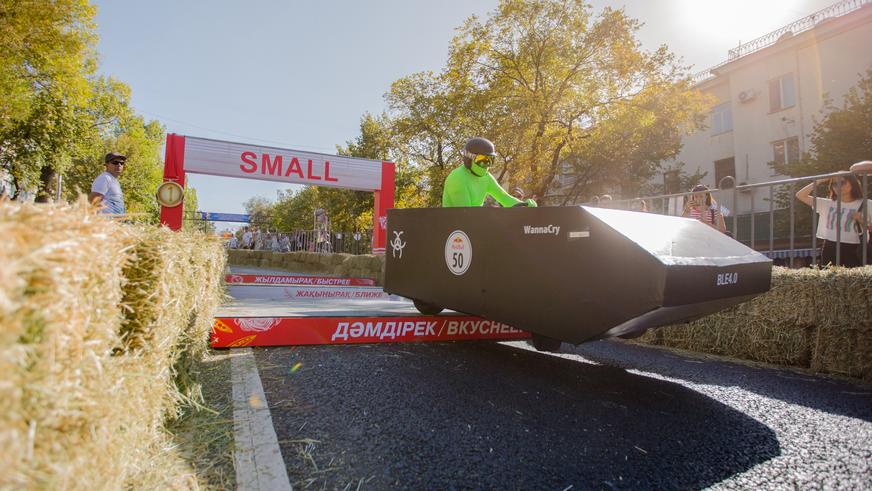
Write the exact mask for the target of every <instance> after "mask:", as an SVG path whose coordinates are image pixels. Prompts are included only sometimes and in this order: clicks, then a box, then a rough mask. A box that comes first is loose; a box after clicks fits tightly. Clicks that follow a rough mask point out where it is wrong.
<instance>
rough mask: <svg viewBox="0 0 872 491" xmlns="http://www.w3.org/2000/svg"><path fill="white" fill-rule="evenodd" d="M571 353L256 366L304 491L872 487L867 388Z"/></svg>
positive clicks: (292, 358)
mask: <svg viewBox="0 0 872 491" xmlns="http://www.w3.org/2000/svg"><path fill="white" fill-rule="evenodd" d="M564 350H566V353H563V354H560V355H552V354H544V353H537V352H535V351H532V350H530V349H528V348H526V345H525V343H501V344H497V343H491V342H466V343H434V344H381V345H347V346H313V347H295V348H262V349H257V350H255V354H256V359H257V363H258V367H259V369H260V374H261V379H262V382H263V386H264V390H265V392H266V397H267V400H268V403H269V405H270V410H271V415H272V418H273V423H274V425H275V429H276V433H277V435H278V439H279V443H280V446H281V450H282V454H283V458H284V460H285V463H286V465H287V469H288V475H289V477H290V479H291V482H292V483H293V484H294V486H295V487H297V488H303V489H350V490H355V489H555V490H564V489H697V488H704V487H709V486H713V487H715V488H742V489H761V488H765V489H794V488H800V489H816V488H826V489H870V488H872V386H869V385H862V384H857V383H852V382H848V381H841V380H833V379H828V378H824V377H817V376H811V375H806V374H801V373H796V372H792V371H788V370H779V369H773V368H761V367H754V366H748V365H744V364H739V363H733V362H728V361H720V360H712V359H702V358H696V357H691V356H685V355H681V354H677V353H675V352H669V351H664V350H659V349H654V348H648V347H643V346H637V345H632V344H628V343H624V342H620V341H600V342H596V343H589V344H585V345H582V346H580V347H577V348H572V347H570V346H568V345H565V344H564ZM297 363H301V365H300V368H299V369H298V370H296V371H293V372H292V370H291V368H292V367H293V366H294V365H296V364H297Z"/></svg>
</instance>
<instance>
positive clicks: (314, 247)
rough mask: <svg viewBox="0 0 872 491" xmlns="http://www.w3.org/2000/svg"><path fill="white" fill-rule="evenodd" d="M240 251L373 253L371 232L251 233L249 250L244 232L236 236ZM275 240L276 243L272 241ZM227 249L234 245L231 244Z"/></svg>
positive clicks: (300, 231)
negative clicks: (243, 236) (243, 240)
mask: <svg viewBox="0 0 872 491" xmlns="http://www.w3.org/2000/svg"><path fill="white" fill-rule="evenodd" d="M236 236H237V241H236V248H237V249H253V250H264V251H275V252H298V251H307V252H322V253H343V254H371V253H372V231H371V230H362V231H355V232H334V231H329V232H327V231H316V230H294V231H291V232H275V231H272V232H260V236H259V237H258V233H253V234H252V239H251V243H250V244H249V246H248V247H245V245H244V244H243V243H242V232H241V231H240V232H238V233H237V234H236ZM273 239H275V240H273ZM227 246H228V247H232V244H231V243H230V242H229V241H228V244H227Z"/></svg>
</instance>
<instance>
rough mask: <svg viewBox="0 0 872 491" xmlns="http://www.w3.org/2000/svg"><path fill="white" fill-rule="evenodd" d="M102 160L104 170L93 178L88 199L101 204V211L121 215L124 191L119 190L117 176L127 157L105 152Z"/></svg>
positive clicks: (119, 184) (97, 204)
mask: <svg viewBox="0 0 872 491" xmlns="http://www.w3.org/2000/svg"><path fill="white" fill-rule="evenodd" d="M104 162H105V164H104V165H105V167H106V171H105V172H103V173H102V174H100V175H99V176H97V178H96V179H94V183H93V184H91V194H90V196H88V201H90V202H91V204H92V205H96V206H101V207H102V209H101V210H100V212H101V213H108V214H113V215H123V214H124V193H123V192H122V191H121V183H119V182H118V176H120V175H121V171H122V170H124V164H125V163H126V162H127V157H125V156H124V155H121V154H117V153H107V154H106V158H105V159H104Z"/></svg>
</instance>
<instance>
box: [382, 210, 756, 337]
mask: <svg viewBox="0 0 872 491" xmlns="http://www.w3.org/2000/svg"><path fill="white" fill-rule="evenodd" d="M387 232H388V234H387V238H388V247H387V250H386V265H385V285H384V289H385V291H386V292H388V293H392V294H397V295H401V296H404V297H407V298H410V299H412V300H413V301H414V303H415V306H416V307H417V308H418V310H419V311H420V312H421V313H422V314H428V315H431V314H438V313H439V312H440V311H442V309H443V308H447V309H451V310H454V311H457V312H463V313H467V314H471V315H477V316H481V317H484V318H486V319H490V320H493V321H499V322H503V323H505V324H509V325H511V326H513V327H516V328H518V329H523V330H525V331H529V332H530V333H531V334H532V341H533V345H534V346H535V347H536V348H537V349H540V350H545V351H556V350H558V349H559V347H560V343H561V342H567V343H572V344H580V343H583V342H585V341H591V340H595V339H601V338H607V337H613V336H621V337H635V336H637V335H641V334H642V333H644V332H645V331H646V330H647V329H651V328H655V327H660V326H665V325H670V324H676V323H681V322H688V321H691V320H694V319H697V318H700V317H702V316H705V315H708V314H711V313H714V312H718V311H720V310H722V309H724V308H727V307H730V306H733V305H736V304H738V303H741V302H744V301H747V300H749V299H751V298H753V297H755V296H757V295H760V294H761V293H765V292H766V291H768V290H769V287H770V281H771V273H772V261H771V260H769V259H768V258H767V257H766V256H764V255H763V254H760V253H758V252H756V251H754V250H753V249H751V248H749V247H747V246H745V245H743V244H742V243H740V242H738V241H736V240H733V239H732V238H731V237H729V236H727V235H724V234H722V233H720V232H719V231H717V230H715V229H713V228H711V227H709V226H708V225H705V224H703V223H701V222H699V221H696V220H692V219H688V218H679V217H672V216H664V215H657V214H649V213H641V212H630V211H623V210H614V209H605V208H593V207H587V206H566V207H539V208H525V207H516V208H488V207H480V208H419V209H392V210H389V211H388V220H387Z"/></svg>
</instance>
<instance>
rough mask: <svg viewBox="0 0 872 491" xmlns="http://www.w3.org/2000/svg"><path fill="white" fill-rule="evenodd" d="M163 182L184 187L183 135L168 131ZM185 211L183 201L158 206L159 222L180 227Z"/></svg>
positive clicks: (170, 227)
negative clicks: (176, 203) (169, 206)
mask: <svg viewBox="0 0 872 491" xmlns="http://www.w3.org/2000/svg"><path fill="white" fill-rule="evenodd" d="M163 180H164V182H167V181H173V182H176V183H178V185H179V186H181V187H182V189H185V137H184V136H182V135H176V134H175V133H170V134H168V135H167V152H166V157H165V158H164V178H163ZM184 211H185V202H184V201H182V203H181V204H179V205H178V206H174V207H172V208H168V207H166V206H161V207H160V224H161V225H166V226H167V227H169V229H170V230H181V229H182V216H183V214H184Z"/></svg>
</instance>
